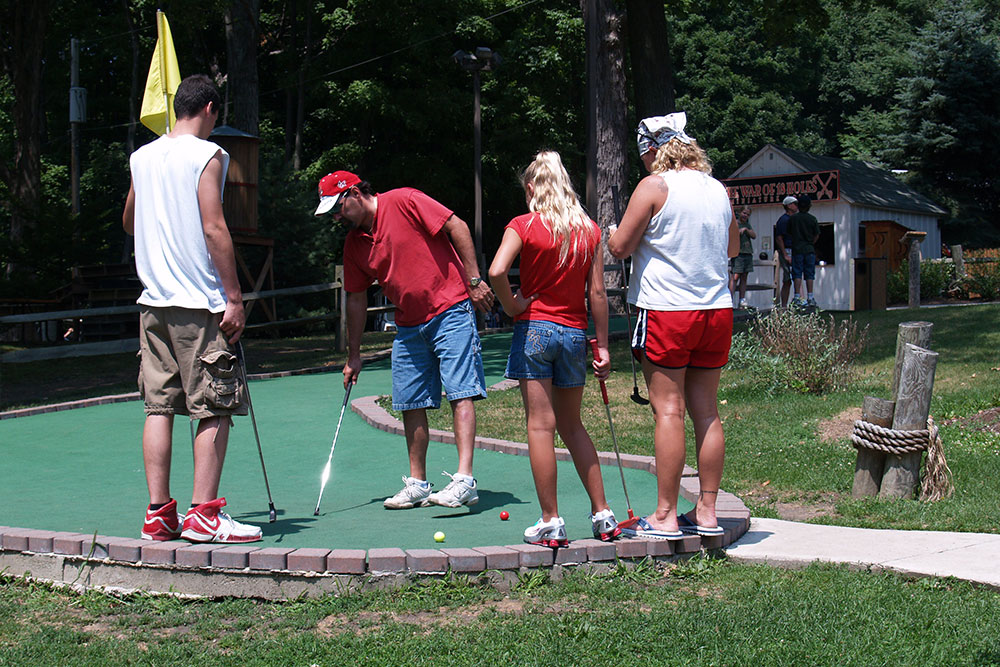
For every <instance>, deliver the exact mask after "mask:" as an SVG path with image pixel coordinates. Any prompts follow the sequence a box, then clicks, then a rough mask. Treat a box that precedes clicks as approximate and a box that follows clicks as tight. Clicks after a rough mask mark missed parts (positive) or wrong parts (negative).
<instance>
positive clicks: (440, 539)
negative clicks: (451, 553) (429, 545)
mask: <svg viewBox="0 0 1000 667" xmlns="http://www.w3.org/2000/svg"><path fill="white" fill-rule="evenodd" d="M434 541H435V542H444V533H442V532H441V531H440V530H439V531H438V532H436V533H434Z"/></svg>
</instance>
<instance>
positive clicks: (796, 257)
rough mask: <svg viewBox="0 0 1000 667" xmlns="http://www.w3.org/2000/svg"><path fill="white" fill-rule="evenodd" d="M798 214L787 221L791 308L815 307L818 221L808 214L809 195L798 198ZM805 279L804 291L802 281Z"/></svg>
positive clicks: (809, 205)
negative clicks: (790, 257)
mask: <svg viewBox="0 0 1000 667" xmlns="http://www.w3.org/2000/svg"><path fill="white" fill-rule="evenodd" d="M797 203H798V207H799V212H798V213H796V214H795V215H793V216H792V217H791V218H789V220H788V236H789V238H790V239H791V241H792V280H793V281H794V282H795V296H794V297H792V306H793V307H796V306H799V307H801V306H805V307H807V308H815V307H816V298H815V297H814V296H813V281H814V280H815V279H816V245H815V244H816V241H817V239H819V221H818V220H816V218H815V217H814V216H813V215H812V214H811V213H809V209H810V208H811V207H812V200H811V199H809V195H806V194H802V195H799V197H798V202H797ZM803 278H805V281H806V284H805V289H804V290H803V289H802V279H803Z"/></svg>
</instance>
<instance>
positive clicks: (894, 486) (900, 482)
mask: <svg viewBox="0 0 1000 667" xmlns="http://www.w3.org/2000/svg"><path fill="white" fill-rule="evenodd" d="M937 358H938V354H937V352H931V351H930V350H926V349H924V348H922V347H917V346H916V345H912V344H910V343H907V344H906V346H905V349H904V352H903V366H902V370H901V371H900V375H899V389H898V392H897V396H896V410H895V412H894V414H893V418H892V428H894V429H896V430H899V431H917V430H921V429H925V428H927V415H928V414H929V413H930V408H931V394H932V392H933V390H934V370H935V369H936V368H937ZM922 457H923V452H922V451H920V452H914V453H912V454H903V455H900V456H897V455H895V454H890V455H889V456H887V457H886V467H885V474H884V475H883V476H882V487H881V489H880V490H879V497H881V498H912V497H913V492H914V490H915V489H916V488H917V484H918V483H919V482H920V461H921V458H922Z"/></svg>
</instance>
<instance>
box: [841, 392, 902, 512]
mask: <svg viewBox="0 0 1000 667" xmlns="http://www.w3.org/2000/svg"><path fill="white" fill-rule="evenodd" d="M895 407H896V404H895V402H893V401H887V400H885V399H884V398H875V397H874V396H865V400H864V403H863V404H862V407H861V418H862V419H863V420H865V421H866V422H869V423H871V424H875V425H876V426H884V427H885V428H890V427H891V426H892V415H893V411H894V410H895ZM885 458H886V454H885V452H880V451H878V450H875V449H865V448H861V447H859V448H858V460H857V462H856V463H855V465H854V487H853V488H852V489H851V497H853V498H865V497H867V496H877V495H878V492H879V487H880V486H881V484H882V474H883V473H884V472H885Z"/></svg>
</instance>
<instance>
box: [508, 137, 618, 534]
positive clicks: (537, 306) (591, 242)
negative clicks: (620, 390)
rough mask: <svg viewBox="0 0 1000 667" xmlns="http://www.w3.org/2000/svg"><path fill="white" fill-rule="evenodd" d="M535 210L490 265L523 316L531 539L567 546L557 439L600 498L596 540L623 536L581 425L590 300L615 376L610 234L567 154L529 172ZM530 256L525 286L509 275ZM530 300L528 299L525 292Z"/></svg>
mask: <svg viewBox="0 0 1000 667" xmlns="http://www.w3.org/2000/svg"><path fill="white" fill-rule="evenodd" d="M521 185H522V186H523V187H524V193H525V200H526V201H527V204H528V210H529V213H527V214H525V215H521V216H518V217H516V218H514V219H513V220H511V221H510V223H509V224H508V225H507V228H506V230H505V231H504V236H503V241H501V243H500V248H499V250H497V254H496V257H494V259H493V264H492V266H490V271H489V275H490V282H491V284H492V285H493V289H494V290H495V292H496V295H497V298H498V299H500V303H501V304H503V307H504V310H505V311H506V312H507V313H508V314H509V315H510V316H511V317H513V318H514V321H515V323H514V335H513V338H512V340H511V350H510V357H509V358H508V361H507V371H506V373H505V374H506V376H507V377H508V378H514V379H517V380H518V381H519V382H520V386H521V397H522V399H523V400H524V411H525V415H526V418H527V427H528V454H529V457H530V460H531V472H532V475H533V476H534V479H535V490H536V491H537V493H538V502H539V504H540V505H541V509H542V516H541V518H540V519H539V520H538V522H537V523H535V524H534V525H533V526H531V527H529V528H528V529H527V530H525V531H524V541H525V542H528V543H529V544H542V545H545V546H550V547H556V546H566V545H567V544H568V543H569V542H568V539H567V537H566V524H565V522H564V521H563V519H562V517H560V516H559V507H558V501H557V498H556V457H555V449H554V448H555V443H554V440H555V433H556V432H557V431H558V433H559V436H560V437H561V438H562V440H563V442H564V443H565V445H566V447H567V449H569V451H570V454H571V455H572V457H573V463H574V464H575V466H576V470H577V473H579V475H580V479H581V480H582V481H583V485H584V488H586V490H587V493H588V495H589V496H590V504H591V508H590V512H591V515H590V518H591V523H592V526H593V532H594V536H595V537H598V538H600V539H602V540H611V539H614V538H615V537H617V536H618V535H620V534H621V529H620V528H619V527H618V523H617V521H615V517H614V513H613V512H612V511H611V509H610V508H609V507H608V502H607V499H606V498H605V497H604V482H603V480H602V478H601V466H600V463H599V462H598V458H597V451H596V449H595V448H594V443H593V442H592V441H591V439H590V436H589V435H588V434H587V430H586V429H585V428H584V426H583V423H582V422H581V421H580V405H581V402H582V399H583V386H584V382H585V380H586V376H587V369H586V366H587V304H586V301H585V297H587V296H589V298H590V307H591V312H592V315H593V318H594V328H595V330H596V333H597V347H598V352H597V358H595V359H594V361H593V369H594V372H595V375H597V377H598V378H599V379H601V380H603V379H606V378H607V377H608V374H609V373H610V370H611V359H610V356H609V354H608V298H607V294H606V293H605V291H604V262H603V261H602V258H601V255H600V251H599V249H600V241H601V230H600V228H599V227H598V226H597V224H596V223H594V222H593V221H592V220H590V218H588V217H587V214H586V213H585V212H584V211H583V207H582V206H580V201H579V198H578V197H577V195H576V192H575V191H574V190H573V186H572V184H571V183H570V180H569V174H567V173H566V168H565V167H564V166H563V164H562V160H561V159H560V157H559V154H558V153H556V152H554V151H543V152H541V153H539V154H538V155H536V156H535V159H534V161H533V162H532V163H531V164H530V165H528V167H527V169H525V170H524V173H523V174H522V175H521ZM518 255H520V257H521V264H520V279H521V286H520V289H519V290H518V291H517V292H516V293H515V292H513V291H512V290H511V286H510V282H509V280H508V278H507V274H508V273H509V272H510V269H511V267H512V266H513V264H514V260H515V259H516V258H517V257H518ZM525 295H527V296H525Z"/></svg>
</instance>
